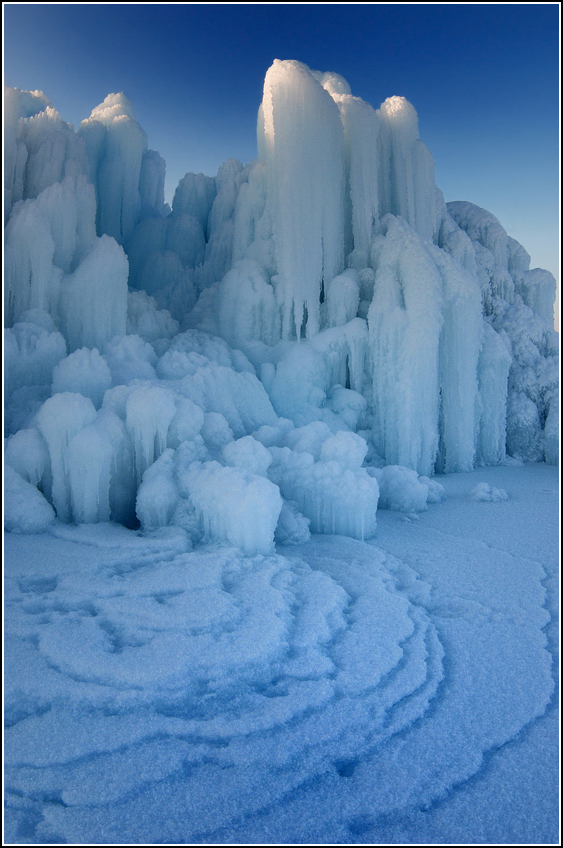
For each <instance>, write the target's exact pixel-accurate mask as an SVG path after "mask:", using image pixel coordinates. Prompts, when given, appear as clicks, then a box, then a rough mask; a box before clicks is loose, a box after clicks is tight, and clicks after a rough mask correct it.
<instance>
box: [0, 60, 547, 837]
mask: <svg viewBox="0 0 563 848" xmlns="http://www.w3.org/2000/svg"><path fill="white" fill-rule="evenodd" d="M5 106H6V118H5V165H6V167H5V209H6V221H7V225H6V236H5V280H6V285H5V296H6V310H5V314H6V323H7V329H6V333H5V361H6V374H5V376H6V379H5V387H6V416H5V420H6V436H7V437H8V438H7V441H6V447H5V460H6V474H5V496H6V497H5V528H6V530H8V531H10V536H9V537H8V546H9V549H10V557H9V559H8V561H7V607H6V640H7V642H6V681H7V685H6V712H5V715H6V720H7V724H8V731H7V743H6V768H7V772H6V796H7V802H8V811H7V820H6V821H7V825H6V827H7V834H8V836H9V837H10V841H13V842H33V843H40V842H65V841H66V842H75V843H79V842H83V843H85V844H88V843H91V842H94V843H96V842H114V843H119V842H130V843H143V842H144V843H150V842H161V843H162V842H168V843H189V842H226V841H231V842H239V843H241V844H244V843H246V842H248V841H254V842H257V843H259V842H269V841H275V842H280V843H284V842H287V843H291V842H295V843H299V842H307V843H312V842H318V843H323V842H327V843H330V842H335V841H337V842H341V843H349V842H361V841H365V840H368V841H371V842H378V841H379V842H386V841H388V842H389V843H390V844H391V842H393V841H395V842H400V841H402V838H401V837H402V836H403V833H402V831H401V828H402V827H403V825H404V823H405V822H407V823H408V821H409V820H411V819H412V821H413V822H415V824H416V827H415V825H413V828H414V830H416V828H417V827H418V826H419V825H420V824H421V822H420V821H419V820H418V819H416V816H417V815H420V811H421V810H422V809H424V810H426V809H427V808H428V807H429V806H430V805H436V804H439V802H440V799H443V798H451V797H452V795H454V794H455V788H456V786H458V785H460V784H463V783H464V782H465V781H467V780H468V779H469V778H470V777H472V776H474V775H476V774H479V773H482V772H483V771H485V772H486V763H487V757H489V756H490V752H491V751H494V750H497V749H501V748H502V746H505V745H507V744H512V743H513V742H514V740H516V739H517V738H518V735H519V734H520V733H521V731H522V729H523V728H525V727H527V726H529V725H530V724H531V723H532V722H534V720H536V719H538V718H539V717H540V716H542V715H543V713H544V711H545V710H546V709H547V708H548V704H549V700H550V698H551V694H552V689H553V681H552V677H551V665H550V663H551V658H550V654H549V653H548V651H547V650H546V637H545V633H544V629H545V628H547V626H548V621H549V615H548V613H547V611H546V610H547V605H546V607H545V608H544V603H545V598H546V592H547V594H548V595H549V594H550V592H551V591H552V588H551V583H550V580H551V571H550V569H551V565H552V564H551V562H550V560H549V556H548V555H547V554H545V553H541V552H538V553H537V559H536V556H535V555H534V557H532V556H531V555H530V554H529V553H523V554H522V553H521V552H519V551H514V550H513V548H512V547H511V545H513V540H514V539H515V538H517V537H518V533H519V530H520V526H521V525H522V523H523V522H524V519H525V518H526V516H525V515H523V514H520V513H519V512H518V508H519V507H518V504H521V503H527V501H526V500H525V497H524V495H526V496H527V497H529V498H530V499H531V502H533V506H534V508H535V507H536V505H537V504H539V503H540V501H541V499H542V497H548V496H552V495H553V494H554V493H555V492H554V491H553V489H549V488H547V489H545V488H544V489H539V488H538V486H539V485H540V484H539V482H538V483H537V486H536V488H535V489H534V491H533V493H532V494H533V497H532V496H531V495H530V492H529V491H528V486H529V479H532V478H531V477H529V476H528V475H533V474H537V475H540V474H544V475H550V476H546V477H545V478H543V477H542V479H546V480H547V479H549V480H550V481H551V482H550V484H549V485H551V486H553V481H552V477H553V474H554V471H555V470H554V469H550V468H546V466H545V465H541V466H540V465H537V466H535V467H533V471H530V466H525V467H523V461H524V460H533V461H542V460H545V461H546V462H549V463H552V464H556V463H557V461H558V394H557V390H558V371H557V361H558V360H557V334H555V333H554V331H553V328H552V310H553V297H554V280H553V278H552V277H551V275H550V274H549V273H548V272H545V271H541V270H539V269H534V270H530V269H529V257H528V255H527V253H526V251H525V250H524V248H522V247H521V246H520V245H519V244H518V243H517V242H515V241H514V240H513V239H511V238H510V237H509V236H508V235H507V234H506V232H505V231H504V230H503V228H502V226H501V225H500V223H499V222H498V221H497V220H496V219H495V218H494V217H493V216H492V215H490V213H488V212H486V211H485V210H482V209H479V208H478V207H476V206H473V205H472V204H469V203H462V202H456V203H451V204H448V205H447V206H446V204H445V203H444V200H443V197H442V195H441V193H440V192H439V191H438V189H437V188H436V185H435V181H434V164H433V160H432V157H431V155H430V153H429V152H428V150H427V149H426V147H425V146H424V144H423V143H422V141H421V140H420V139H419V138H418V118H417V115H416V112H415V110H414V108H413V106H412V105H411V104H410V103H408V102H407V101H406V100H405V99H404V98H402V97H390V98H388V99H387V100H386V101H385V102H384V103H383V105H382V106H381V108H380V109H378V110H375V109H373V108H372V107H371V106H370V105H369V104H367V103H365V102H364V101H362V100H361V99H360V98H357V97H354V96H353V95H352V93H351V91H350V87H349V86H348V83H347V82H346V81H345V80H344V79H343V78H342V77H341V76H339V75H338V74H335V73H331V72H328V73H324V72H319V71H311V70H310V69H309V68H307V66H306V65H303V64H302V63H300V62H297V61H283V62H282V61H277V60H276V61H275V62H274V64H273V65H272V67H271V68H270V69H269V71H268V73H267V75H266V79H265V84H264V96H263V101H262V105H261V106H260V109H259V113H258V121H257V137H258V157H257V159H256V160H255V161H254V162H251V163H250V164H248V165H246V166H244V165H243V164H242V163H240V162H237V161H236V160H233V159H231V160H228V161H227V162H226V163H224V165H223V166H222V167H221V168H220V169H219V172H218V174H217V176H216V177H208V176H204V175H202V174H190V173H188V174H186V176H185V177H184V178H183V179H182V180H181V181H180V184H179V185H178V187H177V189H176V192H175V195H174V200H173V204H172V209H169V208H168V206H167V205H166V204H165V203H164V161H163V160H162V158H161V157H160V156H159V154H158V153H156V152H155V151H152V150H149V149H148V148H147V140H146V137H145V134H144V132H143V130H142V129H141V128H140V126H139V125H138V123H137V122H136V120H135V115H134V110H133V106H132V104H131V103H130V102H129V101H128V100H127V98H126V97H125V96H124V95H123V94H110V95H108V97H107V98H106V99H105V100H104V102H103V103H102V104H100V106H98V107H96V108H95V109H94V110H93V112H92V114H91V116H90V117H89V118H88V119H87V120H86V121H84V122H82V124H81V125H80V127H79V129H78V131H77V132H76V133H75V132H74V131H73V128H72V127H71V126H70V125H68V124H66V123H64V121H62V120H61V118H60V116H59V115H58V114H57V112H56V111H55V110H54V108H53V106H52V104H51V103H50V101H49V100H48V98H46V97H45V95H44V94H42V93H41V92H22V91H18V90H17V89H7V90H6V95H5ZM507 452H508V459H507ZM506 462H508V463H510V464H511V465H512V466H513V467H511V468H504V467H502V466H503V464H505V463H506ZM484 466H499V468H494V469H491V468H489V469H484V468H483V467H484ZM475 468H477V469H478V470H473V469H475ZM460 471H463V472H473V474H472V476H471V478H469V476H468V477H467V479H471V482H470V483H469V482H467V483H464V482H463V480H464V479H465V477H466V475H454V476H453V477H447V478H446V477H444V478H442V479H443V485H442V483H441V482H439V481H438V480H436V479H433V477H432V475H433V474H435V473H445V474H449V473H450V472H460ZM509 471H510V472H513V474H514V475H516V476H512V477H511V478H508V482H507V481H506V480H505V479H504V477H503V476H502V474H503V472H509ZM479 474H482V475H486V479H481V478H480V477H479V478H477V475H479ZM518 475H522V476H518ZM497 476H498V479H497ZM533 479H534V480H536V477H535V476H534V477H533ZM539 479H540V478H539V476H538V478H537V480H538V481H539ZM510 480H512V481H515V480H518V481H519V482H518V485H519V486H520V490H519V492H520V496H518V493H517V496H516V497H515V498H514V499H513V490H512V489H511V486H510ZM460 481H461V482H460ZM534 485H535V484H534ZM456 486H457V487H458V489H459V487H461V488H462V490H463V491H462V492H461V494H460V492H459V491H458V489H456ZM464 487H465V488H464ZM446 489H448V494H450V493H453V496H454V497H453V498H452V500H451V501H450V500H446V502H445V503H444V504H441V503H440V502H441V501H442V500H443V499H444V498H445V497H446ZM536 490H537V491H536ZM460 503H461V504H462V505H463V512H462V514H461V515H460V514H459V513H458V512H456V509H457V508H458V506H459V504H460ZM378 507H379V511H378ZM429 507H430V508H429ZM441 510H442V512H440V511H441ZM484 511H487V516H489V521H488V522H487V520H484ZM422 513H424V516H425V518H427V519H428V522H429V523H430V524H432V522H435V524H436V527H435V532H433V533H430V531H429V530H428V527H427V525H426V523H424V522H423V521H420V522H419V521H418V518H419V516H420V515H421V514H422ZM446 514H447V515H448V516H449V517H448V523H447V527H449V528H450V530H452V532H451V533H450V532H449V531H448V530H445V529H444V527H445V526H446V525H444V524H443V523H441V519H440V516H441V515H446ZM546 514H547V513H546ZM536 518H537V520H538V521H540V520H544V518H545V516H544V513H543V512H541V514H540V515H539V516H536ZM545 520H547V519H545ZM465 521H468V522H469V523H470V524H471V525H472V526H477V527H479V532H480V533H482V534H484V535H483V539H481V537H479V538H478V539H476V540H473V541H472V542H471V544H470V545H469V547H467V540H465V539H463V538H462V536H463V530H464V522H465ZM505 526H506V528H508V529H507V530H506V534H505V536H504V537H503V539H504V542H503V544H504V546H505V547H502V545H501V546H500V548H497V547H495V545H496V544H497V535H498V528H499V527H505ZM553 526H554V525H553ZM452 528H453V529H452ZM488 528H489V529H490V528H494V533H493V536H492V541H491V539H489V538H488V537H487V538H485V536H487V532H488ZM34 534H35V539H34V538H33V535H34ZM311 534H313V535H311ZM436 534H441V535H440V536H438V538H439V539H440V542H441V544H437V543H436V538H437V535H436ZM431 536H432V538H433V539H434V544H432V539H431V538H430V537H431ZM346 537H348V538H346ZM372 537H375V543H377V544H378V545H379V547H375V544H374V543H373V542H370V543H369V544H368V543H366V541H365V540H366V539H371V538H372ZM498 544H500V543H498ZM38 550H40V552H41V553H40V555H39V556H38V553H37V552H38ZM515 573H517V576H518V579H517V580H515ZM546 574H547V576H546ZM550 638H551V637H550ZM549 644H551V643H549ZM409 817H411V819H409ZM397 822H398V824H397ZM395 826H396V828H397V830H396V831H394V830H393V828H394V827H395ZM405 826H407V825H405ZM460 827H461V825H460ZM534 827H536V825H534ZM538 827H539V825H538V826H537V827H536V830H534V832H533V836H534V837H537V836H538V833H539V832H540V831H541V834H540V835H542V834H543V831H542V830H541V827H539V830H538ZM495 833H497V832H496V831H495ZM458 835H459V834H458ZM501 835H502V836H503V838H504V837H506V834H505V833H503V834H501ZM411 836H412V833H411ZM386 837H387V838H386ZM391 837H393V838H391ZM416 838H418V837H417V835H416V834H415V836H414V837H413V838H412V839H411V840H410V841H415V839H416ZM446 841H448V840H446ZM449 841H452V840H451V839H450V840H449ZM459 841H463V839H459V838H458V839H455V840H453V842H459ZM475 841H478V840H477V839H476V840H475ZM492 841H495V840H492ZM497 841H502V840H497ZM515 841H538V842H541V841H549V840H542V839H537V838H534V839H531V840H526V839H523V840H518V839H515Z"/></svg>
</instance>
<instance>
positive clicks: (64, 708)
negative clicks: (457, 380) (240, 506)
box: [5, 463, 558, 844]
mask: <svg viewBox="0 0 563 848" xmlns="http://www.w3.org/2000/svg"><path fill="white" fill-rule="evenodd" d="M557 475H558V472H557V468H556V467H554V466H549V465H545V464H526V465H521V464H520V465H519V464H517V463H516V464H512V465H503V466H500V467H496V468H486V469H485V468H483V469H479V470H476V471H473V472H471V473H466V474H452V475H447V476H443V477H440V478H439V479H440V482H441V483H442V484H443V485H444V487H445V489H446V492H447V498H446V499H445V500H444V501H442V502H441V503H434V504H431V505H430V506H429V508H428V510H427V511H424V512H418V513H412V514H409V513H401V512H397V511H391V510H382V509H379V510H378V512H377V530H376V535H375V537H374V538H373V539H372V540H371V541H369V542H362V541H358V540H355V539H352V538H346V537H343V536H316V535H315V536H312V537H311V540H310V541H308V542H306V543H302V544H299V545H287V546H280V545H278V546H277V547H276V551H275V553H274V554H269V555H256V556H246V557H244V556H242V555H241V554H240V553H239V552H238V551H237V549H236V548H232V547H222V546H219V545H211V546H209V545H208V546H206V547H200V548H197V547H196V549H195V550H193V551H192V550H189V549H188V544H187V542H186V534H185V531H183V530H182V529H181V528H180V527H177V526H172V527H165V528H161V529H160V530H157V531H156V532H154V533H152V534H151V533H148V534H146V535H142V534H141V533H139V532H133V531H130V530H126V529H125V528H124V527H122V526H119V525H114V524H94V525H82V526H73V525H69V524H63V523H60V522H57V523H56V524H55V525H53V526H52V528H51V530H50V532H49V533H44V534H41V535H31V536H29V535H28V536H24V535H16V534H14V533H11V534H6V536H5V545H6V547H5V577H6V606H5V635H6V652H5V659H6V663H5V717H6V721H7V725H8V728H7V731H6V737H5V767H6V772H5V797H6V801H7V807H8V809H7V814H6V820H5V840H6V842H8V843H31V844H34V843H47V842H69V843H233V842H234V843H248V842H250V843H280V842H281V843H284V842H285V843H319V842H320V843H401V842H406V843H460V842H461V843H467V842H470V843H480V842H487V843H557V841H558V807H557V804H558V781H557V762H558V756H557V728H558V721H557V696H556V688H555V686H556V681H555V678H556V672H557V662H558V660H557V654H556V646H557V598H558V593H557V585H556V581H557V569H558V476H557ZM505 494H506V495H507V497H505Z"/></svg>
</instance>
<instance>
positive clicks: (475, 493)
mask: <svg viewBox="0 0 563 848" xmlns="http://www.w3.org/2000/svg"><path fill="white" fill-rule="evenodd" d="M469 499H470V500H472V501H485V502H490V503H499V502H500V501H507V500H508V493H507V492H506V491H505V490H504V489H496V488H494V487H492V486H490V485H489V484H488V483H477V485H476V486H475V488H473V489H471V491H470V492H469Z"/></svg>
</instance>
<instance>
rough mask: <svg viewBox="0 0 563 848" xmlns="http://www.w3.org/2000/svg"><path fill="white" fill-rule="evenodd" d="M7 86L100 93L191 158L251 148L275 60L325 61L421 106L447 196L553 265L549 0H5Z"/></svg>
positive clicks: (554, 141)
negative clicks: (169, 0) (384, 0)
mask: <svg viewBox="0 0 563 848" xmlns="http://www.w3.org/2000/svg"><path fill="white" fill-rule="evenodd" d="M3 10H4V50H5V52H4V56H5V58H4V77H5V83H6V84H7V85H11V86H16V87H17V88H23V89H36V88H38V89H41V90H42V91H44V92H45V94H46V95H47V96H48V97H50V99H51V100H52V101H53V104H54V105H55V107H56V109H57V110H58V111H59V113H60V114H61V117H62V118H63V119H64V120H66V121H68V122H69V123H72V124H74V126H75V127H77V126H78V124H79V123H80V121H81V120H82V119H83V118H86V117H88V115H89V114H90V112H91V110H92V109H93V108H94V106H96V105H97V104H98V103H100V102H101V101H102V100H103V99H104V97H105V96H106V95H107V94H108V93H109V92H118V91H123V92H124V93H125V94H126V95H127V97H129V98H130V99H131V100H132V101H133V104H134V106H135V110H136V116H137V120H138V121H139V123H140V124H141V126H142V127H143V128H144V130H145V131H146V132H147V135H148V139H149V146H150V147H152V148H153V149H155V150H158V151H159V153H160V154H161V155H162V156H163V157H164V158H165V160H166V163H167V182H166V196H167V199H168V200H169V201H170V200H171V199H172V196H173V193H174V189H175V187H176V185H177V183H178V180H179V179H180V178H181V177H182V176H183V175H184V174H185V173H186V171H196V172H197V171H202V172H204V173H207V174H215V173H216V171H217V167H218V166H219V165H220V164H221V163H222V162H223V161H224V160H225V159H227V158H229V157H234V158H237V159H240V160H242V161H243V162H248V161H250V160H251V159H253V158H254V157H255V156H256V137H255V127H256V112H257V109H258V105H259V103H260V100H261V95H262V84H263V79H264V75H265V73H266V70H267V69H268V67H269V66H270V64H271V63H272V61H273V60H274V59H275V58H278V59H299V60H300V61H302V62H305V63H306V64H307V65H309V66H310V67H311V68H314V69H318V70H322V71H325V70H332V71H336V72H338V73H340V74H342V75H343V76H344V77H345V78H346V79H347V80H348V82H349V83H350V86H351V88H352V93H353V94H355V95H357V96H359V97H363V98H364V99H365V100H367V101H368V102H369V103H371V104H372V105H373V106H374V107H378V106H379V105H380V103H381V102H382V101H383V100H384V99H385V98H386V97H389V96H391V95H394V94H399V95H403V96H404V97H406V98H407V99H408V100H410V101H411V103H412V104H413V105H414V106H415V108H416V110H417V112H418V115H419V127H420V136H421V138H422V139H423V141H424V142H425V143H426V145H427V146H428V147H429V149H430V151H431V152H432V154H433V156H434V160H435V162H436V181H437V183H438V185H439V186H440V188H441V189H442V191H443V192H444V195H445V197H446V200H470V201H471V202H473V203H476V204H477V205H479V206H483V207H484V208H486V209H488V210H489V211H491V212H493V214H495V215H496V216H497V217H498V218H499V220H500V221H501V223H502V224H503V226H504V227H505V228H506V229H507V231H508V232H509V234H510V235H512V236H513V237H514V238H516V239H518V241H520V242H521V243H522V244H523V245H524V247H525V248H526V249H527V250H528V252H529V253H530V254H531V256H532V267H535V266H539V267H543V268H548V269H549V270H550V271H552V273H553V274H554V275H555V276H556V277H557V279H558V278H559V274H558V262H559V44H558V42H559V4H558V3H545V4H541V3H534V4H518V3H515V4H502V5H500V4H475V3H470V4H444V5H443V4H407V3H398V4H368V3H362V4H300V3H295V4H276V3H274V4H230V3H227V4H205V3H203V4H182V3H179V4H152V3H147V4H128V5H125V4H111V3H104V4H76V5H71V4H64V5H63V4H50V3H46V4H33V3H8V4H4V6H3Z"/></svg>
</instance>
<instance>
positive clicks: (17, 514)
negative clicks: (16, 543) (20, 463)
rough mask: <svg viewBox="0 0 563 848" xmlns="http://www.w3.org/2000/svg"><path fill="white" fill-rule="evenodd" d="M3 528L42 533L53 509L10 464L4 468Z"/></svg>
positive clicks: (13, 531)
mask: <svg viewBox="0 0 563 848" xmlns="http://www.w3.org/2000/svg"><path fill="white" fill-rule="evenodd" d="M4 498H5V500H4V528H5V529H6V530H7V531H8V533H44V532H45V531H46V530H47V529H48V527H50V525H51V524H53V523H54V521H55V510H54V509H53V507H52V506H51V504H50V503H48V501H47V500H46V499H45V498H44V497H43V495H42V494H41V492H40V491H39V490H38V489H37V488H36V487H35V486H34V485H32V484H31V483H29V482H27V481H26V480H24V479H23V477H20V475H19V474H18V473H17V471H14V469H13V468H11V467H10V465H6V466H5V468H4Z"/></svg>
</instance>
